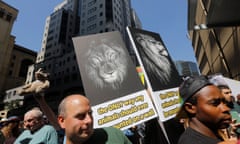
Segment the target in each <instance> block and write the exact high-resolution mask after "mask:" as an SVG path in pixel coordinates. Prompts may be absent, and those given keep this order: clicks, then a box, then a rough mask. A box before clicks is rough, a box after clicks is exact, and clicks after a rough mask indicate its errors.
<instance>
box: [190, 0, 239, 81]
mask: <svg viewBox="0 0 240 144" xmlns="http://www.w3.org/2000/svg"><path fill="white" fill-rule="evenodd" d="M188 5H189V9H188V30H189V31H188V32H189V38H190V39H191V41H192V46H193V49H194V52H195V56H196V60H197V62H198V65H199V69H200V71H201V73H202V74H205V75H209V74H216V73H221V74H223V75H224V76H226V77H229V78H233V79H236V80H240V37H239V36H240V27H239V26H240V23H239V22H240V17H239V16H240V15H239V13H240V9H239V5H240V1H236V0H234V1H226V0H225V1H224V0H219V1H217V0H208V1H204V0H188ZM238 15H239V16H238Z"/></svg>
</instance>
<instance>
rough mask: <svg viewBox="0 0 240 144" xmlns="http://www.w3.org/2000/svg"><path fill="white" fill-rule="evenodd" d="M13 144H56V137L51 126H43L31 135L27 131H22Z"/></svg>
mask: <svg viewBox="0 0 240 144" xmlns="http://www.w3.org/2000/svg"><path fill="white" fill-rule="evenodd" d="M14 144H58V136H57V132H56V130H55V129H54V128H53V127H52V126H50V125H44V126H43V127H42V128H40V129H39V130H37V131H36V132H34V133H33V134H32V133H31V132H30V131H29V130H25V131H23V132H22V134H21V135H20V136H19V137H18V138H17V139H16V141H15V142H14Z"/></svg>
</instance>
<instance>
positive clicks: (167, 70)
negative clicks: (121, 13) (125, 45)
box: [136, 33, 171, 83]
mask: <svg viewBox="0 0 240 144" xmlns="http://www.w3.org/2000/svg"><path fill="white" fill-rule="evenodd" d="M136 40H137V42H138V43H139V44H140V45H141V47H140V50H139V53H140V54H141V57H142V61H143V63H144V67H145V68H146V71H147V72H148V73H150V75H151V76H155V78H157V79H160V80H161V81H162V82H164V83H167V82H169V80H170V77H171V63H170V61H169V59H168V52H167V50H166V49H165V47H164V46H163V44H162V43H161V42H160V41H156V40H155V39H154V38H153V37H151V36H149V35H145V34H140V33H138V34H137V37H136Z"/></svg>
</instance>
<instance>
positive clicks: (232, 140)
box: [0, 75, 240, 144]
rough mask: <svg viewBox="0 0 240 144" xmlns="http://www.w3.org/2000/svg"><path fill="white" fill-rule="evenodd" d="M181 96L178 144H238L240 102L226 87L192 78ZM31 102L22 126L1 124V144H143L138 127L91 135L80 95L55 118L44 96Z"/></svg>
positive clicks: (63, 105) (12, 122)
mask: <svg viewBox="0 0 240 144" xmlns="http://www.w3.org/2000/svg"><path fill="white" fill-rule="evenodd" d="M179 94H180V97H181V98H182V100H183V104H182V106H181V109H180V111H179V112H178V114H177V116H176V119H179V122H180V121H181V122H183V123H184V128H185V131H184V132H183V133H182V134H181V136H180V138H179V140H178V144H192V143H193V142H194V144H238V139H239V136H240V128H239V127H240V124H239V122H240V117H239V113H240V105H239V104H240V96H236V97H233V96H232V92H231V88H230V87H229V86H227V85H216V84H214V83H212V82H211V80H210V79H209V78H208V77H207V76H202V75H201V76H195V77H192V76H190V77H187V78H185V79H184V80H183V82H182V83H181V85H180V86H179ZM34 98H35V100H36V101H37V102H38V104H39V105H38V106H39V107H34V108H32V109H30V110H29V111H27V112H26V113H25V114H24V117H23V120H21V119H20V117H17V116H11V117H9V118H7V119H4V118H3V119H2V120H1V121H0V126H1V130H0V144H93V143H99V144H142V142H140V141H139V139H141V138H142V137H141V136H140V135H139V134H138V133H136V127H133V128H130V129H128V130H125V131H121V130H119V129H117V128H114V127H104V128H97V129H94V128H93V116H92V109H91V104H90V101H89V100H88V98H87V97H86V96H84V95H81V94H72V95H69V96H66V97H65V98H64V99H63V100H62V101H61V102H60V104H59V107H58V116H55V114H54V113H53V111H52V110H51V108H50V107H49V106H48V104H47V103H46V101H45V99H44V95H42V94H36V95H34ZM235 98H236V100H235ZM133 135H137V138H138V139H136V137H132V136H133Z"/></svg>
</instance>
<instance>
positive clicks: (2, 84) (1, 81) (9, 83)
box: [0, 1, 37, 98]
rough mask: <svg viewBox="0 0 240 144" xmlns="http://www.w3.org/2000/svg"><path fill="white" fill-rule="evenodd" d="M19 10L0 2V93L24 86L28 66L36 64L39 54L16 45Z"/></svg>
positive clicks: (3, 93)
mask: <svg viewBox="0 0 240 144" xmlns="http://www.w3.org/2000/svg"><path fill="white" fill-rule="evenodd" d="M17 15H18V10H17V9H15V8H14V7H12V6H10V5H8V4H7V3H5V2H3V1H0V33H1V34H0V93H1V94H2V95H5V91H6V90H8V89H11V88H15V87H17V86H20V85H23V84H24V82H25V80H26V75H27V70H28V66H29V65H31V64H33V63H34V62H35V59H36V56H37V53H36V52H34V51H32V50H29V49H27V48H24V47H23V46H20V45H17V44H15V36H12V35H11V31H12V28H13V24H14V21H15V20H16V18H17ZM1 98H2V97H1Z"/></svg>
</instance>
